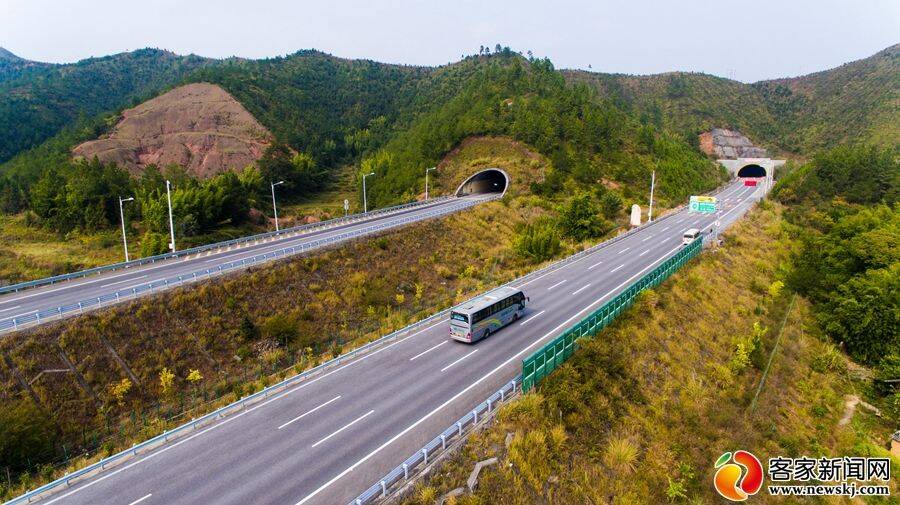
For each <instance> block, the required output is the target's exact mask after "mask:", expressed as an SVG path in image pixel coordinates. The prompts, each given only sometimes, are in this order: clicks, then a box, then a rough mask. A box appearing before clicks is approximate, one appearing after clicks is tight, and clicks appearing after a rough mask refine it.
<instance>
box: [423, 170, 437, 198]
mask: <svg viewBox="0 0 900 505" xmlns="http://www.w3.org/2000/svg"><path fill="white" fill-rule="evenodd" d="M432 170H437V167H431V168H426V169H425V201H426V202H427V201H428V172H430V171H432Z"/></svg>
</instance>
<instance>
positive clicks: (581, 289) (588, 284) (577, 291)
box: [572, 282, 591, 296]
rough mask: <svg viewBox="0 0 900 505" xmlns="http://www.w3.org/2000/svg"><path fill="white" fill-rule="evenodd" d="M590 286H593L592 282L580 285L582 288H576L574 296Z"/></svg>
mask: <svg viewBox="0 0 900 505" xmlns="http://www.w3.org/2000/svg"><path fill="white" fill-rule="evenodd" d="M589 287H591V283H590V282H589V283H587V284H585V285H584V287H580V288H578V289H577V290H575V292H574V293H572V296H575V295H577V294H578V293H581V292H582V291H584V290H585V289H587V288H589Z"/></svg>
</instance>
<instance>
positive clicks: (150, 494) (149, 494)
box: [128, 493, 153, 505]
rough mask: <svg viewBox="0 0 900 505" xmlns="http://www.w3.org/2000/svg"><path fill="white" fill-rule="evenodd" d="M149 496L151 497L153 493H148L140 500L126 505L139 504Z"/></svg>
mask: <svg viewBox="0 0 900 505" xmlns="http://www.w3.org/2000/svg"><path fill="white" fill-rule="evenodd" d="M151 496H153V493H148V494H147V496H144V497H142V498H138V499H137V500H134V501H133V502H131V503H129V504H128V505H135V504H137V503H140V502H142V501H144V500H146V499H147V498H150V497H151Z"/></svg>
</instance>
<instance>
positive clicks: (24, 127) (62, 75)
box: [0, 49, 211, 162]
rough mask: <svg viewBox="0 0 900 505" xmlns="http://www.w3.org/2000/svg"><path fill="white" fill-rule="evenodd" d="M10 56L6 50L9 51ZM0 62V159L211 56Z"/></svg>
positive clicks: (132, 101)
mask: <svg viewBox="0 0 900 505" xmlns="http://www.w3.org/2000/svg"><path fill="white" fill-rule="evenodd" d="M10 54H11V53H10ZM0 60H3V61H8V62H9V63H3V64H2V65H0V131H2V132H3V133H2V134H0V162H3V161H6V160H8V159H10V158H11V157H13V156H14V155H16V154H17V153H19V152H21V151H23V150H25V149H28V148H30V147H33V146H36V145H38V144H40V143H41V142H43V141H45V140H47V139H48V138H50V137H52V136H54V135H56V134H57V133H59V132H60V131H61V130H62V129H63V128H65V127H66V126H72V125H74V124H75V123H76V122H77V120H79V119H81V118H89V117H92V116H95V115H97V114H99V113H102V112H113V111H115V110H117V109H120V108H123V107H125V106H131V105H136V104H138V103H140V102H141V101H143V100H145V99H147V98H150V97H151V96H153V95H155V94H156V93H158V92H159V91H160V90H161V89H163V88H165V87H167V86H170V85H171V84H172V83H174V82H176V81H178V80H179V79H181V78H182V77H184V76H185V75H186V74H188V73H189V72H191V71H193V70H196V69H197V68H199V67H200V66H202V65H205V64H208V63H209V62H210V61H211V60H208V59H206V58H201V57H198V56H193V55H190V56H179V55H176V54H173V53H170V52H167V51H161V50H158V49H140V50H137V51H132V52H129V53H121V54H116V55H112V56H104V57H102V58H90V59H86V60H82V61H79V62H78V63H73V64H70V65H46V64H35V65H32V66H28V65H26V64H24V63H23V62H24V60H21V58H15V59H12V60H10V59H9V57H8V55H7V57H6V58H3V57H2V56H0Z"/></svg>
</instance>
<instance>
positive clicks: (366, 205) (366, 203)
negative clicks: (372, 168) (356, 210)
mask: <svg viewBox="0 0 900 505" xmlns="http://www.w3.org/2000/svg"><path fill="white" fill-rule="evenodd" d="M370 175H375V172H369V173H368V174H366V175H364V176H363V214H368V213H369V201H368V199H367V197H366V177H368V176H370Z"/></svg>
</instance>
